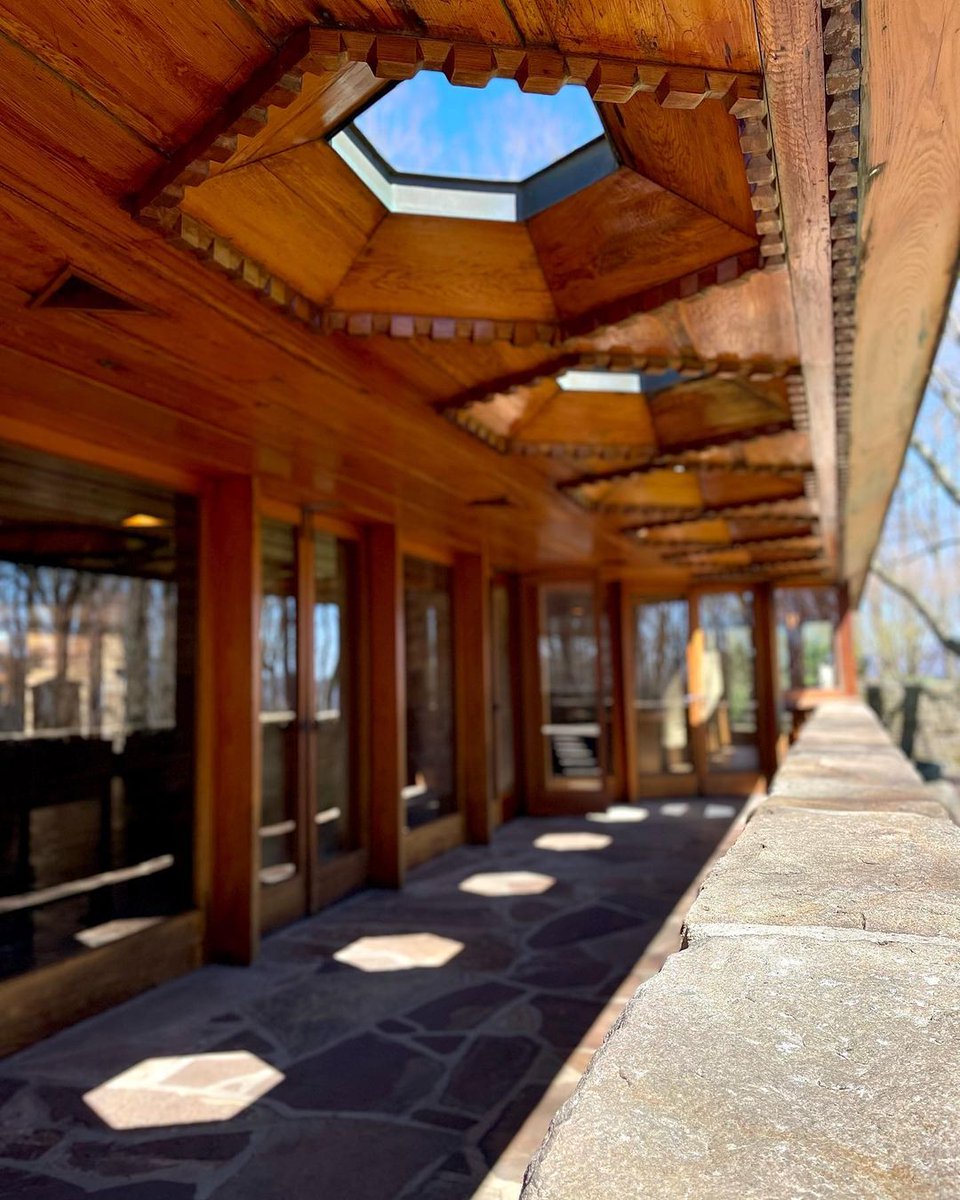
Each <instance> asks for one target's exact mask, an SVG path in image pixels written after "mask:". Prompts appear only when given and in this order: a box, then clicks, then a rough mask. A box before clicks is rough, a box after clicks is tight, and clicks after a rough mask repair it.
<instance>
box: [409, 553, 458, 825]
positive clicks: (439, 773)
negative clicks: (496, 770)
mask: <svg viewBox="0 0 960 1200" xmlns="http://www.w3.org/2000/svg"><path fill="white" fill-rule="evenodd" d="M403 577H404V644H405V647H406V684H407V688H406V691H407V728H406V733H407V737H406V747H407V783H406V787H404V789H403V801H404V806H405V811H406V820H407V826H408V827H409V828H410V829H413V828H415V827H416V826H418V825H423V824H426V823H427V822H428V821H433V820H436V818H437V817H441V816H444V815H445V814H447V813H452V812H455V811H456V808H457V799H456V776H455V746H454V736H455V727H454V692H453V573H452V571H451V570H450V568H449V567H445V566H442V565H441V564H439V563H433V562H426V561H424V560H423V559H419V558H405V559H404V563H403Z"/></svg>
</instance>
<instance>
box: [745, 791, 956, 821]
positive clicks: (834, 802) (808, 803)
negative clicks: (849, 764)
mask: <svg viewBox="0 0 960 1200" xmlns="http://www.w3.org/2000/svg"><path fill="white" fill-rule="evenodd" d="M811 790H812V789H811ZM778 809H791V810H796V811H800V812H819V811H827V812H847V813H856V812H859V813H915V814H916V815H917V816H921V817H929V818H931V819H932V820H934V821H951V820H953V817H952V816H951V814H950V811H949V809H948V808H947V806H946V805H945V804H944V803H942V802H941V801H940V800H937V799H934V798H933V797H932V796H931V795H930V794H929V793H927V792H925V791H924V789H923V788H914V789H907V788H903V789H900V790H895V791H886V790H884V791H878V790H877V789H876V788H861V789H858V790H855V791H851V790H849V789H845V792H844V795H843V796H842V797H840V796H791V795H783V794H782V793H779V792H778V793H777V794H776V795H773V796H769V797H768V798H767V799H766V800H764V801H763V802H762V803H761V804H759V805H758V806H757V808H756V809H755V810H754V811H753V813H752V814H751V819H753V817H756V816H757V815H759V814H760V813H766V812H776V811H777V810H778Z"/></svg>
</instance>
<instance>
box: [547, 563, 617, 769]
mask: <svg viewBox="0 0 960 1200" xmlns="http://www.w3.org/2000/svg"><path fill="white" fill-rule="evenodd" d="M541 596H542V607H541V632H540V669H541V679H542V688H541V690H542V695H543V724H542V725H541V727H540V729H541V733H542V734H543V739H544V752H545V755H546V769H547V779H548V781H552V782H562V783H564V784H565V785H567V786H570V787H579V788H587V789H591V790H592V789H599V788H600V787H601V786H602V781H601V774H602V768H601V765H600V723H599V720H598V695H597V672H598V646H597V623H596V613H595V611H594V598H593V591H592V589H591V588H588V587H583V588H580V587H548V588H544V589H543V592H542V593H541Z"/></svg>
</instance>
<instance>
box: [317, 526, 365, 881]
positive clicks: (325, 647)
mask: <svg viewBox="0 0 960 1200" xmlns="http://www.w3.org/2000/svg"><path fill="white" fill-rule="evenodd" d="M353 549H354V548H353V546H352V545H351V544H350V543H349V542H344V541H341V540H340V539H339V538H336V537H333V536H332V535H331V534H328V533H317V534H315V536H314V607H313V679H314V697H315V704H316V712H315V714H314V719H315V721H316V736H317V754H316V797H315V801H316V803H315V808H314V820H315V822H316V826H317V854H318V856H319V857H320V858H321V859H323V858H329V857H331V856H332V855H335V854H338V853H340V852H341V851H344V850H350V849H352V848H353V847H354V846H355V845H356V837H357V831H356V829H355V828H353V815H354V814H353V805H352V803H351V801H352V796H353V790H354V789H353V755H352V750H353V746H352V734H353V730H352V725H353V722H352V720H351V717H352V705H353V695H352V686H353V661H352V656H351V648H352V645H353V630H352V628H351V615H352V603H351V599H352V598H351V596H350V590H351V584H352V578H353Z"/></svg>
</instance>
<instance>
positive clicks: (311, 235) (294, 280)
mask: <svg viewBox="0 0 960 1200" xmlns="http://www.w3.org/2000/svg"><path fill="white" fill-rule="evenodd" d="M183 207H184V211H185V212H188V213H190V214H191V215H192V216H194V217H196V218H197V219H198V220H200V221H203V222H204V223H205V224H206V225H208V226H209V227H210V228H211V229H213V230H215V231H217V232H223V233H224V234H227V235H228V236H229V238H230V241H231V243H232V244H233V245H234V246H235V247H236V248H237V249H238V250H242V251H244V252H245V253H247V254H250V255H251V256H252V257H253V258H255V259H257V261H258V262H260V263H262V264H263V266H265V267H266V268H267V269H268V270H270V271H275V272H277V273H278V274H280V275H281V276H282V278H283V279H284V280H285V281H286V282H287V283H290V284H292V285H293V287H295V288H297V289H298V290H299V291H301V292H303V293H304V295H306V296H308V297H309V298H310V299H311V300H313V301H315V302H316V303H318V304H322V303H324V302H325V301H326V300H327V299H329V297H330V295H331V294H332V292H333V291H334V289H335V288H336V287H337V284H339V283H340V281H341V280H342V279H343V277H344V276H345V275H346V274H347V272H348V270H349V269H350V266H351V264H352V263H353V262H354V260H355V259H356V258H357V256H358V255H359V254H360V253H361V251H362V250H363V248H364V247H365V246H366V244H367V242H368V240H369V239H370V237H371V236H372V235H373V234H374V231H375V230H376V228H377V226H378V225H379V224H380V222H381V221H382V220H383V219H384V218H385V217H386V215H387V210H386V209H385V208H384V207H383V205H382V204H381V203H380V201H379V200H378V199H377V198H376V197H375V196H374V194H373V193H372V192H371V191H369V189H368V188H366V187H365V186H364V184H362V183H361V182H360V180H359V179H358V178H357V176H356V175H355V174H354V173H353V171H351V170H350V168H349V167H348V166H347V165H346V163H345V162H344V161H343V159H341V158H340V156H339V155H338V154H337V153H336V151H334V150H331V149H330V147H329V146H328V145H327V144H326V142H323V141H314V142H309V143H307V144H306V145H303V146H300V147H298V148H297V149H296V150H288V151H287V152H286V153H285V154H279V155H275V156H274V157H272V158H269V159H266V160H265V161H263V162H255V163H249V164H248V165H247V166H245V167H240V168H238V169H237V170H235V171H227V172H224V173H222V174H220V175H218V176H217V177H216V178H214V179H208V180H207V182H206V183H205V184H204V185H203V186H202V187H197V188H189V189H188V190H187V194H186V199H185V201H184V205H183Z"/></svg>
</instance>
